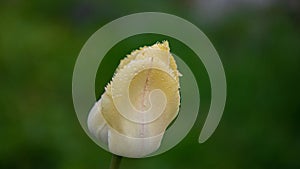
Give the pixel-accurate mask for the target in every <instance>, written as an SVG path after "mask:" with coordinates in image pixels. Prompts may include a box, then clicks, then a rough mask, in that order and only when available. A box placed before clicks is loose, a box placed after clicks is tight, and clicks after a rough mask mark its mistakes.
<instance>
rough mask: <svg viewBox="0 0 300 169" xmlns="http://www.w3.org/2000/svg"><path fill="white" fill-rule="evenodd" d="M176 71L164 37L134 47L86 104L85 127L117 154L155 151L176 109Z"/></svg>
mask: <svg viewBox="0 0 300 169" xmlns="http://www.w3.org/2000/svg"><path fill="white" fill-rule="evenodd" d="M180 75H181V74H180V73H179V71H178V70H177V65H176V62H175V60H174V57H173V56H172V54H171V53H170V48H169V44H168V42H167V41H164V42H163V43H156V44H154V45H153V46H145V47H141V48H140V49H138V50H135V51H133V52H132V53H131V54H129V55H127V57H126V58H124V59H123V60H121V62H120V64H119V66H118V68H117V70H116V71H115V74H114V76H113V78H112V80H111V81H110V83H108V85H107V86H106V87H105V92H104V93H103V94H102V96H101V98H100V99H99V100H98V101H97V102H96V103H95V105H94V106H93V107H92V109H91V110H90V112H89V115H88V119H87V124H88V129H89V131H90V132H91V134H92V135H93V136H94V137H95V138H96V139H98V140H99V141H101V142H103V143H105V144H107V145H108V148H109V151H110V152H111V153H113V154H116V155H119V156H125V157H131V158H141V157H145V156H147V155H149V154H151V153H153V152H155V151H156V150H157V149H158V148H159V147H160V144H161V141H162V139H163V136H164V133H165V131H166V129H167V127H168V125H170V123H171V122H172V121H173V120H174V119H175V118H176V116H177V115H178V111H179V105H180V94H179V87H180V86H179V76H180Z"/></svg>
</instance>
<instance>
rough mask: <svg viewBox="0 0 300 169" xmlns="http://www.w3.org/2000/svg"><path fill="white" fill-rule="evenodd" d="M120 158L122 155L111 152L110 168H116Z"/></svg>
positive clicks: (118, 165)
mask: <svg viewBox="0 0 300 169" xmlns="http://www.w3.org/2000/svg"><path fill="white" fill-rule="evenodd" d="M121 160H122V156H118V155H115V154H113V155H112V157H111V162H110V169H118V168H119V167H120V163H121Z"/></svg>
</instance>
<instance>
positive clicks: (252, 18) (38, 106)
mask: <svg viewBox="0 0 300 169" xmlns="http://www.w3.org/2000/svg"><path fill="white" fill-rule="evenodd" d="M144 11H161V12H166V13H170V14H175V15H177V16H180V17H182V18H185V19H187V20H188V21H190V22H192V23H194V24H195V25H197V26H198V27H199V28H200V29H201V30H202V31H203V32H204V33H205V34H206V35H207V36H208V37H209V38H210V40H211V41H212V43H213V44H214V45H215V48H216V49H217V51H218V53H219V55H220V57H221V60H222V62H223V65H224V68H225V71H226V76H227V83H228V98H227V104H226V109H225V112H224V115H223V119H222V120H221V123H220V125H219V127H218V129H217V130H216V132H215V133H214V135H213V136H212V137H211V138H210V139H209V140H208V141H207V142H205V143H204V144H198V142H197V139H198V136H199V133H200V129H201V128H202V125H203V123H204V120H205V117H206V115H207V110H208V108H209V101H210V91H209V90H210V87H209V82H208V77H207V74H206V72H205V69H204V67H203V66H202V65H201V66H202V67H199V73H200V75H201V76H200V81H202V83H201V85H200V92H201V108H200V115H199V118H198V120H197V124H196V125H195V126H194V127H193V129H192V131H191V132H190V133H189V134H188V136H187V137H186V138H185V139H184V140H183V141H182V142H181V143H180V144H178V145H177V146H176V147H175V148H174V149H172V150H170V151H168V152H167V153H164V154H162V155H159V156H156V157H151V158H147V159H138V160H136V159H124V160H123V161H122V164H121V168H122V169H132V168H140V169H156V168H162V169H196V168H199V169H219V168H222V169H240V168H243V169H265V168H270V169H271V168H272V169H273V168H285V169H299V168H300V158H299V157H300V156H299V152H300V134H299V130H300V125H299V124H300V123H299V121H300V103H299V95H300V90H299V86H300V65H299V64H300V1H298V0H284V1H279V0H278V1H275V0H201V1H196V0H175V1H171V0H166V1H161V0H152V1H137V0H132V1H70V0H68V1H58V0H49V1H38V0H32V1H24V0H23V1H22V0H11V1H1V2H0V75H1V82H0V113H1V114H0V168H1V169H2V168H3V169H21V168H22V169H29V168H30V169H31V168H33V169H48V168H49V169H50V168H51V169H84V168H93V169H106V168H108V166H109V163H110V157H111V155H110V153H107V152H105V151H104V150H102V149H101V148H100V147H98V146H97V145H96V144H95V143H93V142H92V141H91V139H90V138H88V137H87V135H86V134H85V133H84V131H83V130H82V128H81V126H80V124H79V122H78V120H77V118H76V114H75V111H74V109H73V103H72V93H71V86H72V72H73V67H74V64H75V61H76V58H77V56H78V54H79V51H80V49H81V47H82V46H83V45H84V43H85V41H86V40H87V39H88V38H89V37H90V36H91V35H92V34H93V33H94V32H95V31H96V30H97V29H99V28H100V27H101V26H103V25H104V24H106V23H108V22H110V21H111V20H113V19H116V18H118V17H121V16H123V15H126V14H131V13H135V12H144ZM170 29H172V27H170ZM163 39H168V40H169V41H170V45H171V50H172V51H174V52H176V51H177V52H178V55H179V56H180V55H181V56H182V55H192V53H191V52H190V51H189V50H188V49H186V48H184V47H182V48H181V47H180V43H179V42H177V41H175V40H172V39H171V38H168V37H162V36H158V35H144V36H137V37H132V38H129V39H128V40H125V41H126V42H127V43H124V42H123V43H120V44H119V45H117V46H116V47H115V48H113V49H112V50H111V51H110V55H115V56H118V57H123V56H125V54H127V53H128V52H130V51H131V50H133V49H135V48H136V47H138V46H143V45H150V44H152V43H155V42H156V41H161V40H163ZM181 46H182V44H181ZM117 64H118V63H117V62H112V64H111V66H107V67H108V69H111V70H113V69H114V68H115V66H116V65H117ZM101 76H102V77H103V79H99V78H97V80H96V84H99V85H97V87H98V88H97V90H98V91H96V92H97V95H98V96H99V95H100V94H101V93H100V92H101V91H103V86H101V85H100V84H102V83H106V82H107V81H108V80H109V79H110V78H111V75H110V74H106V75H101Z"/></svg>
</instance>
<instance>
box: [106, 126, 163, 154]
mask: <svg viewBox="0 0 300 169" xmlns="http://www.w3.org/2000/svg"><path fill="white" fill-rule="evenodd" d="M163 135H164V133H161V134H159V135H157V136H154V137H148V138H133V137H128V136H125V135H122V134H120V133H118V132H117V131H116V130H114V129H109V130H108V143H109V144H108V146H109V150H110V152H112V153H113V154H117V155H119V156H125V157H131V158H141V157H145V156H146V155H149V154H151V153H153V152H155V151H156V150H157V149H158V148H159V146H160V143H161V140H162V138H163Z"/></svg>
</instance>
